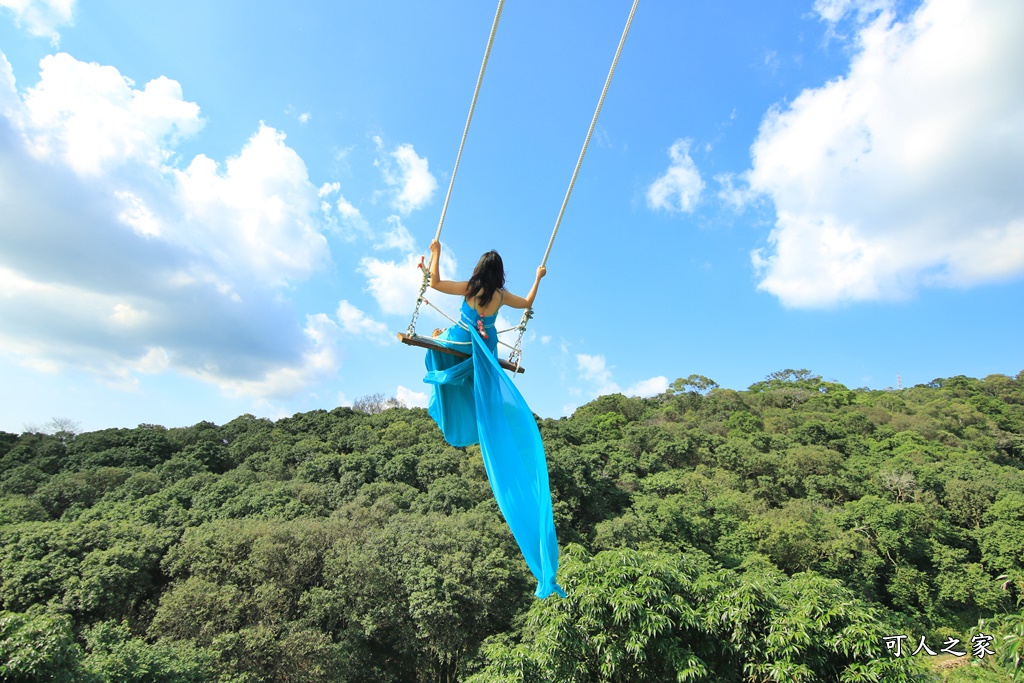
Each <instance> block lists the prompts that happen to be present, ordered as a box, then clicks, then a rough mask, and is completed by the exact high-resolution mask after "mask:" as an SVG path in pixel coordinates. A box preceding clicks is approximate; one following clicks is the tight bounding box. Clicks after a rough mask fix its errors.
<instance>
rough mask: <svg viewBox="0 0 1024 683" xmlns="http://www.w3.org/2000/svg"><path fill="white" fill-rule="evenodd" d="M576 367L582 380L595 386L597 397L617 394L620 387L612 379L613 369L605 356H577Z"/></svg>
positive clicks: (582, 354)
mask: <svg viewBox="0 0 1024 683" xmlns="http://www.w3.org/2000/svg"><path fill="white" fill-rule="evenodd" d="M576 366H577V369H578V370H579V373H580V378H581V379H583V380H584V381H586V382H589V383H590V384H592V385H593V386H594V389H595V391H596V394H595V395H601V394H616V393H618V392H619V385H618V384H616V383H615V381H614V380H613V379H612V369H611V368H610V367H608V361H606V360H605V357H604V356H591V355H588V354H585V353H578V354H576Z"/></svg>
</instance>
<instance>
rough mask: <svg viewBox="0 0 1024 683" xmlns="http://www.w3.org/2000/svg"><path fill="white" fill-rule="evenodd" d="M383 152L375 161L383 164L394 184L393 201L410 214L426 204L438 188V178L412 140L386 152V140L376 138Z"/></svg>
mask: <svg viewBox="0 0 1024 683" xmlns="http://www.w3.org/2000/svg"><path fill="white" fill-rule="evenodd" d="M374 143H375V144H376V145H377V149H378V151H379V152H380V154H379V156H378V158H377V161H376V165H377V166H378V167H379V168H380V170H381V173H382V174H383V176H384V182H386V183H387V184H388V185H389V186H390V187H391V188H392V192H391V205H392V206H393V207H394V209H395V210H396V211H398V212H399V213H401V214H403V215H407V214H409V213H411V212H412V211H415V210H416V209H420V208H422V207H424V206H426V205H427V203H428V202H429V201H430V199H431V197H433V196H434V192H435V191H436V190H437V179H436V178H434V176H433V175H432V174H431V173H430V169H429V168H428V164H427V160H426V158H424V157H421V156H419V155H418V154H416V150H415V149H414V148H413V146H412V145H410V144H402V145H398V147H396V148H395V149H393V150H392V151H390V152H387V153H385V152H384V141H383V140H382V139H381V138H380V137H375V138H374Z"/></svg>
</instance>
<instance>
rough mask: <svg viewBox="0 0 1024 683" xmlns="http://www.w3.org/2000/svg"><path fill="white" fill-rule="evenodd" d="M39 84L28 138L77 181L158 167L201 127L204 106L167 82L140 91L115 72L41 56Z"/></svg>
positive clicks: (28, 109)
mask: <svg viewBox="0 0 1024 683" xmlns="http://www.w3.org/2000/svg"><path fill="white" fill-rule="evenodd" d="M39 65H40V80H39V83H38V84H37V85H36V86H35V87H34V88H30V89H29V90H28V91H27V92H26V93H25V98H24V115H25V120H24V129H25V130H24V132H25V134H26V135H27V136H28V138H29V139H30V141H31V148H32V150H33V151H34V152H35V153H36V154H38V155H40V156H43V157H52V156H56V157H59V158H61V159H63V160H64V162H65V163H67V165H68V166H70V167H71V168H72V169H74V170H75V172H77V173H78V174H80V175H99V174H100V173H102V172H104V171H106V170H109V169H111V168H114V167H117V166H120V165H122V164H125V163H127V162H129V161H138V162H143V163H147V164H151V165H158V164H161V163H163V162H165V161H167V160H168V158H169V157H170V155H171V152H170V149H169V147H170V146H173V145H174V144H176V143H177V142H178V141H179V140H181V139H182V138H184V137H188V136H190V135H193V134H195V133H196V132H198V131H199V129H200V128H202V126H203V120H202V119H201V118H200V117H199V106H198V105H197V104H195V103H194V102H187V101H185V100H184V99H183V98H182V91H181V86H180V85H179V84H178V82H177V81H173V80H171V79H169V78H165V77H163V76H161V77H159V78H155V79H153V80H152V81H150V82H149V83H147V84H146V85H145V87H144V88H143V89H142V90H136V89H134V88H133V87H132V86H133V85H134V84H133V83H132V81H131V80H130V79H128V78H125V77H124V76H122V75H121V74H120V73H119V72H118V70H117V69H115V68H114V67H112V66H100V65H99V64H90V63H86V62H80V61H78V60H77V59H75V58H74V57H72V56H71V55H68V54H66V53H59V54H55V55H47V56H46V57H43V59H42V61H40V63H39Z"/></svg>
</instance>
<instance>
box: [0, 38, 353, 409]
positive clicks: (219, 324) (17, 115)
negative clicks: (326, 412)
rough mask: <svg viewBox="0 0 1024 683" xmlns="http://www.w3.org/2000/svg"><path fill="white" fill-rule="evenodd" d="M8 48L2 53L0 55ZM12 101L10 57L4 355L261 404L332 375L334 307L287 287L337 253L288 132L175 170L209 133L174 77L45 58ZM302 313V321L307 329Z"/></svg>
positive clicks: (265, 133)
mask: <svg viewBox="0 0 1024 683" xmlns="http://www.w3.org/2000/svg"><path fill="white" fill-rule="evenodd" d="M0 57H2V56H0ZM40 75H41V78H40V81H39V83H38V85H36V86H35V87H33V88H29V89H28V90H26V91H24V92H22V93H19V92H18V91H17V89H16V84H15V82H14V79H13V76H12V75H11V68H10V64H9V63H8V62H7V60H6V58H0V215H2V216H4V229H3V230H0V320H3V321H4V325H3V327H2V328H0V352H3V353H5V354H7V355H8V356H10V357H13V358H14V359H16V360H17V361H18V362H20V363H21V364H23V365H25V366H29V367H33V368H37V369H40V370H45V371H52V372H60V371H62V370H65V369H71V370H84V371H87V372H91V373H94V375H95V376H96V377H97V378H99V379H101V380H102V381H105V382H107V383H109V384H114V385H117V386H122V387H125V388H130V387H131V386H132V385H133V384H134V383H135V381H136V380H135V378H137V376H139V375H144V374H153V373H160V372H166V371H175V372H178V373H181V374H184V375H187V376H192V377H197V378H200V379H202V380H204V381H207V382H211V383H214V384H216V385H218V386H219V387H221V388H222V389H223V390H224V391H226V392H227V393H230V394H232V395H238V396H248V397H253V398H260V399H268V398H280V397H283V396H285V395H288V394H290V393H294V392H297V391H301V390H302V389H303V388H304V387H306V386H308V385H309V384H310V383H312V382H315V381H319V380H320V379H322V378H323V377H325V376H329V375H330V373H332V372H333V371H334V370H335V369H336V368H337V367H338V358H337V352H336V344H337V338H338V336H339V333H340V332H341V330H340V328H339V326H338V324H337V323H336V322H334V321H333V320H332V319H330V318H329V317H328V316H326V315H323V314H318V315H314V316H309V317H307V318H306V320H305V323H303V322H301V318H300V316H297V315H296V312H295V311H294V310H293V308H292V307H291V305H290V304H289V303H288V301H287V299H286V298H285V297H284V296H282V289H281V288H282V287H284V286H291V283H293V282H295V281H297V280H300V279H302V278H305V277H308V276H309V275H310V274H311V273H312V272H314V271H315V270H316V269H317V268H318V267H320V265H321V264H323V263H324V262H325V261H326V259H327V258H329V254H328V252H327V247H326V242H325V240H324V238H323V235H322V234H321V232H320V230H319V226H318V221H319V220H321V213H320V197H319V194H318V190H317V188H315V187H314V186H312V185H311V184H310V183H309V180H308V178H307V174H306V169H305V165H304V164H303V162H302V160H301V159H300V158H299V157H298V156H297V155H296V154H295V152H294V151H293V150H291V149H290V148H288V146H287V145H286V144H285V141H284V136H283V135H281V134H280V133H279V132H277V131H275V130H273V129H271V128H269V127H266V126H260V127H259V129H258V130H257V131H256V133H254V134H253V136H252V137H251V138H250V139H249V141H248V142H247V143H246V144H245V145H244V146H243V148H242V150H241V152H240V153H239V154H238V155H237V156H235V157H232V158H229V159H228V160H226V162H224V163H223V164H218V163H217V162H215V161H213V160H211V159H209V158H207V157H205V156H202V155H200V156H198V157H196V158H195V159H194V160H193V161H192V162H191V163H189V164H187V165H185V166H184V167H183V168H180V167H179V165H178V164H177V163H176V159H175V145H176V144H177V142H178V141H179V140H181V139H182V138H184V137H187V136H189V135H194V134H195V133H196V132H197V131H199V130H200V128H201V126H202V119H201V118H200V116H199V108H198V106H197V105H196V104H194V103H191V102H188V101H187V100H185V99H184V98H183V96H182V90H181V87H180V86H179V85H178V84H177V83H176V82H174V81H172V80H170V79H166V78H158V79H155V80H153V81H150V82H149V83H147V84H146V85H145V86H143V87H141V88H137V87H135V84H133V83H132V82H131V81H129V80H127V79H125V78H124V77H122V76H121V75H120V74H119V73H118V72H117V70H116V69H113V68H112V67H108V66H100V65H96V64H88V63H84V62H79V61H77V60H75V59H73V58H72V57H70V56H69V55H64V54H59V55H54V56H51V57H47V58H45V59H44V60H43V62H42V65H41V74H40ZM297 319H298V320H299V321H298V322H297Z"/></svg>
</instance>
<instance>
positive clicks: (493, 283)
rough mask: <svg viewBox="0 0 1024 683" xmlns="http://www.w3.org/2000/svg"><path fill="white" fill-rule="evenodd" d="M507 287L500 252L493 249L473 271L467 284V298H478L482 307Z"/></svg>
mask: <svg viewBox="0 0 1024 683" xmlns="http://www.w3.org/2000/svg"><path fill="white" fill-rule="evenodd" d="M504 286H505V266H504V264H502V262H501V257H500V256H498V252H496V251H494V250H493V249H492V250H491V251H489V252H487V253H486V254H484V255H483V256H481V257H480V260H479V261H478V262H477V264H476V268H474V269H473V275H472V277H470V278H469V282H467V283H466V298H467V299H470V300H472V299H473V297H477V301H479V302H480V306H481V307H484V306H486V305H487V304H489V303H490V301H491V297H493V296H494V293H495V292H496V291H498V290H499V289H501V288H502V287H504Z"/></svg>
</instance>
